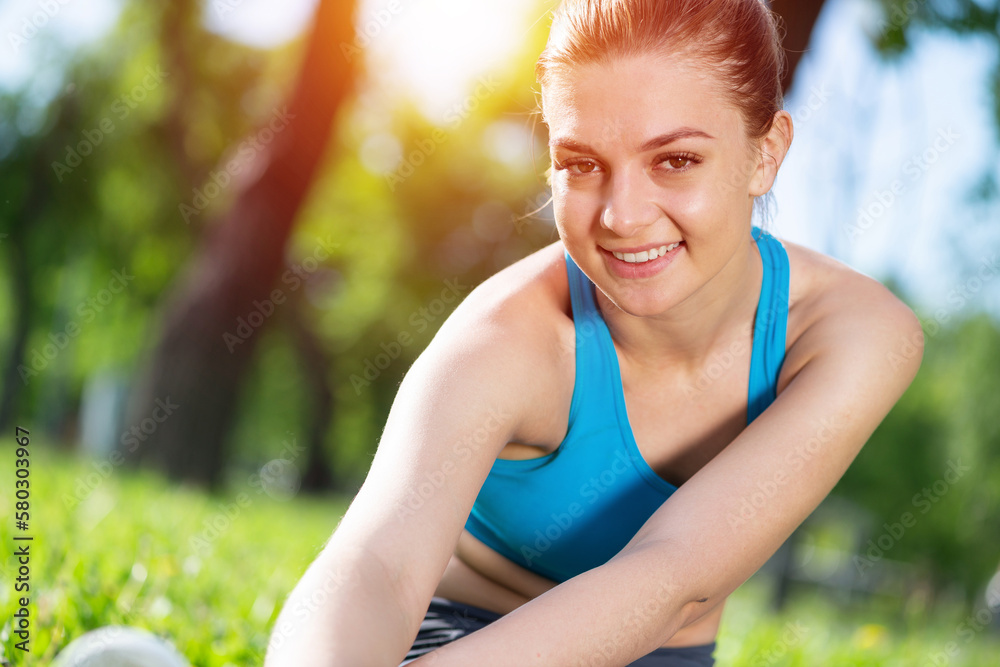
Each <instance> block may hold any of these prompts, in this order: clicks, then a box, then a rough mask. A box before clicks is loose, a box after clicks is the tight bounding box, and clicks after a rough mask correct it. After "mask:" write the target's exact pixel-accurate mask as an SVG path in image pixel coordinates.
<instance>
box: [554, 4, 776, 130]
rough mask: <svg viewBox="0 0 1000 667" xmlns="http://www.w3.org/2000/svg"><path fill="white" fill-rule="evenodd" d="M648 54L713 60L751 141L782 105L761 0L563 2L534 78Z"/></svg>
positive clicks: (772, 27) (771, 23)
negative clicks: (571, 68) (563, 69)
mask: <svg viewBox="0 0 1000 667" xmlns="http://www.w3.org/2000/svg"><path fill="white" fill-rule="evenodd" d="M649 53H665V54H681V55H685V56H689V57H693V58H695V59H697V60H699V61H701V62H704V63H705V64H707V65H710V66H711V67H712V68H713V70H714V71H715V72H717V76H718V79H719V82H720V84H721V85H722V87H723V90H725V91H726V94H727V96H728V98H729V100H730V102H731V103H732V104H733V106H734V107H735V108H737V109H739V111H740V112H741V114H742V117H743V121H744V123H745V124H746V129H747V135H748V138H749V139H761V138H762V137H764V136H765V135H766V134H767V133H768V131H770V129H771V124H772V122H773V120H774V115H775V114H776V113H777V112H778V111H780V110H781V108H782V106H783V104H784V100H783V96H782V90H781V76H782V72H783V69H784V67H785V55H784V51H783V50H782V48H781V38H780V37H779V34H778V26H777V17H776V15H775V14H774V13H773V12H771V10H770V9H769V8H768V7H767V6H766V5H765V3H764V0H563V2H562V3H561V4H560V5H559V7H558V9H556V11H555V15H554V17H553V20H552V30H551V32H550V33H549V41H548V43H547V44H546V45H545V50H544V51H542V54H541V56H539V58H538V63H537V65H536V66H535V75H536V78H537V79H538V83H539V84H541V85H542V86H544V85H545V84H546V81H548V80H549V78H550V77H551V76H552V75H553V74H554V73H556V72H558V70H559V69H560V68H569V67H573V66H577V65H584V64H591V63H606V62H609V61H610V60H612V59H614V58H621V57H630V56H639V55H645V54H649Z"/></svg>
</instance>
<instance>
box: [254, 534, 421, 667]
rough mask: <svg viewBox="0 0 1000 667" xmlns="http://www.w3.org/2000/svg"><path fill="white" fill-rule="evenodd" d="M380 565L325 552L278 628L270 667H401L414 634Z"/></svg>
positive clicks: (294, 593)
mask: <svg viewBox="0 0 1000 667" xmlns="http://www.w3.org/2000/svg"><path fill="white" fill-rule="evenodd" d="M411 623H412V620H411V619H408V618H407V615H406V613H405V611H404V609H403V606H402V605H401V604H400V603H399V601H398V600H397V599H396V592H395V591H394V590H393V588H392V586H391V583H390V581H389V579H388V577H387V576H386V573H385V571H384V570H383V569H382V567H381V565H380V564H379V562H378V561H377V560H376V559H374V558H372V557H371V556H369V555H367V554H337V553H327V552H324V553H323V554H321V555H320V557H319V558H317V559H316V561H315V562H314V563H313V564H312V565H311V566H310V567H309V569H308V570H307V571H306V573H305V575H303V577H302V579H301V580H300V581H299V583H298V584H297V585H296V587H295V589H294V590H293V591H292V593H291V595H289V597H288V600H287V601H286V602H285V605H284V607H283V608H282V610H281V614H280V615H279V616H278V619H277V621H276V622H275V624H274V629H273V631H272V634H271V639H270V641H269V643H268V650H267V658H266V661H265V663H264V664H265V667H341V666H343V667H367V666H371V667H396V665H398V664H399V660H400V659H401V657H402V656H403V655H404V654H405V653H406V651H407V649H408V648H409V640H410V637H409V635H410V634H411V633H415V628H411V627H410V625H411Z"/></svg>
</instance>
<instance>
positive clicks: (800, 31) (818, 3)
mask: <svg viewBox="0 0 1000 667" xmlns="http://www.w3.org/2000/svg"><path fill="white" fill-rule="evenodd" d="M824 4H825V2H824V0H771V9H773V10H774V11H775V12H777V14H778V15H779V16H780V17H781V19H782V22H783V24H784V27H785V36H784V37H785V38H784V40H783V43H784V46H785V56H786V57H787V58H788V67H787V68H786V69H785V74H784V76H783V77H782V79H781V88H782V90H784V91H785V93H787V92H788V89H789V88H791V87H792V81H793V78H794V76H795V71H796V70H797V69H798V66H799V60H801V59H802V54H803V53H805V50H806V49H807V48H808V47H809V40H810V39H811V38H812V32H813V28H814V27H815V26H816V19H818V18H819V13H820V11H821V10H822V9H823V5H824Z"/></svg>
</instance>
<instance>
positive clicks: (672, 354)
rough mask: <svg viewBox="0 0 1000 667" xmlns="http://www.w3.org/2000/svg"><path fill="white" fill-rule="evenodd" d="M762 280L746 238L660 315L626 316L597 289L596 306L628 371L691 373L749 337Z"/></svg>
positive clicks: (754, 247)
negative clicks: (730, 343)
mask: <svg viewBox="0 0 1000 667" xmlns="http://www.w3.org/2000/svg"><path fill="white" fill-rule="evenodd" d="M762 280H763V263H762V260H761V258H760V254H759V252H758V250H757V245H756V243H754V242H753V240H752V239H750V238H749V236H748V237H747V241H746V243H744V244H743V245H741V246H740V248H739V250H738V251H737V252H736V253H735V254H734V255H733V256H732V257H731V258H730V260H729V261H728V262H727V263H726V264H725V266H723V268H722V270H721V271H719V273H717V274H716V275H715V276H713V277H712V278H711V279H710V280H709V281H708V282H707V283H705V284H704V285H703V286H702V287H700V288H699V289H698V290H697V291H696V292H695V293H693V294H692V295H691V296H689V297H688V298H686V299H685V300H684V301H682V302H681V303H679V304H677V305H676V306H673V307H672V308H670V310H668V311H667V312H665V313H662V314H660V315H657V316H654V317H636V316H634V315H630V314H628V313H626V312H625V311H623V310H621V309H620V308H618V307H617V306H616V305H614V304H613V303H612V302H611V301H610V300H608V298H607V297H606V296H605V295H604V293H603V292H601V291H600V290H596V292H597V304H598V308H600V310H601V313H602V314H603V316H604V320H605V322H606V323H607V325H608V329H609V330H610V332H611V337H612V339H613V340H614V341H615V344H616V346H617V347H618V349H619V352H620V354H621V355H622V357H623V359H624V360H627V361H628V363H629V365H630V366H637V367H641V368H650V369H660V368H664V367H671V368H674V369H676V368H683V369H687V370H688V371H690V372H691V373H695V372H697V370H698V369H700V368H702V367H703V366H704V363H705V361H706V360H707V358H708V357H709V356H710V355H711V354H712V352H713V351H714V350H717V349H718V346H719V344H720V343H722V344H724V343H726V341H728V340H732V341H736V340H738V339H739V340H743V339H744V338H743V337H744V336H750V335H751V331H752V327H753V322H754V317H755V313H756V310H757V302H758V297H759V294H760V288H761V281H762ZM748 327H749V328H748Z"/></svg>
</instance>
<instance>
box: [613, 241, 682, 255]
mask: <svg viewBox="0 0 1000 667" xmlns="http://www.w3.org/2000/svg"><path fill="white" fill-rule="evenodd" d="M675 243H683V241H667V242H666V243H650V244H649V245H644V246H635V247H634V248H605V247H604V246H601V250H606V251H608V252H621V253H625V252H630V253H632V254H636V253H640V252H643V251H646V252H648V251H650V250H652V249H653V248H662V247H663V246H668V247H669V246H672V245H673V244H675Z"/></svg>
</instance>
